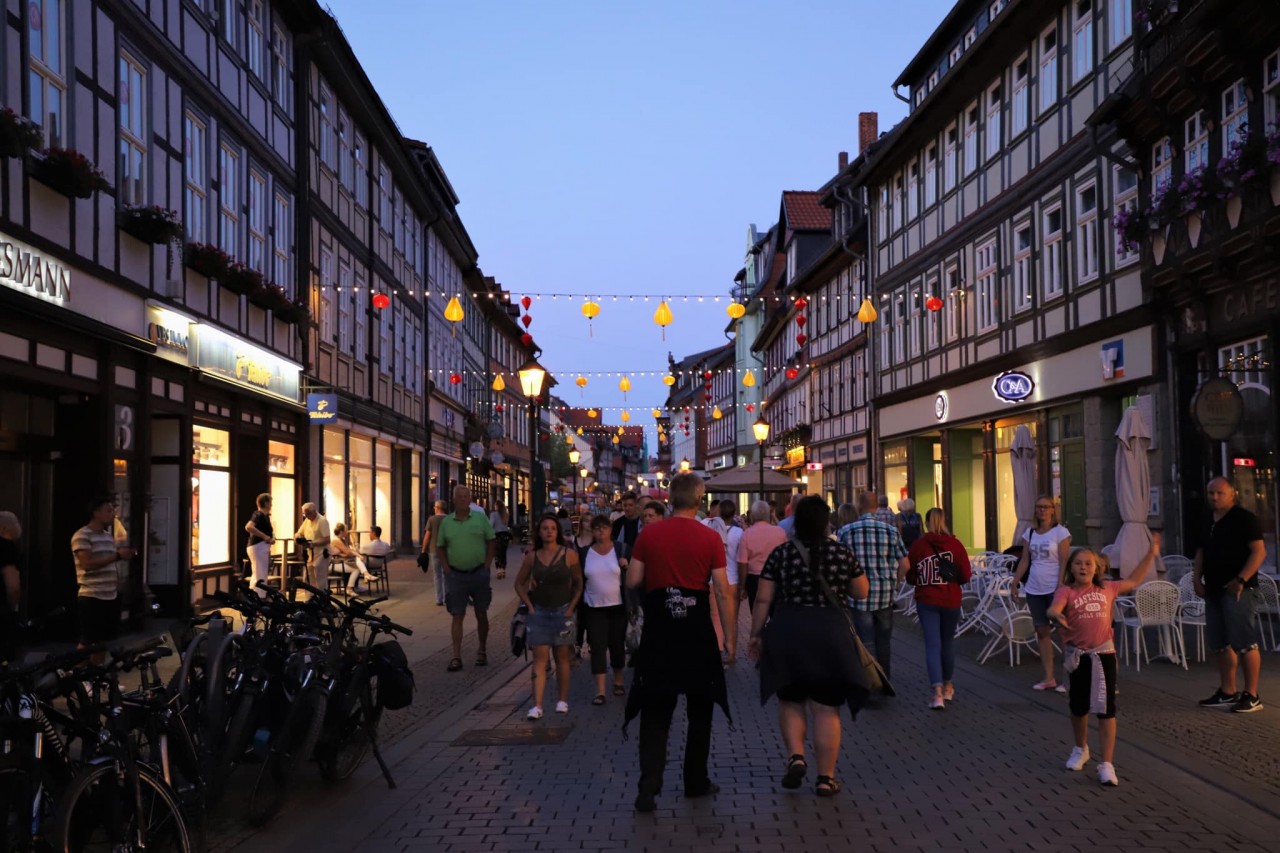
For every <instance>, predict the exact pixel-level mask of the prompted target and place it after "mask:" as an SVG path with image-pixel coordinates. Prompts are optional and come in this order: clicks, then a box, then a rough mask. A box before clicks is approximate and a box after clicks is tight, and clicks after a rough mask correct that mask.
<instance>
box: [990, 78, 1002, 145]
mask: <svg viewBox="0 0 1280 853" xmlns="http://www.w3.org/2000/svg"><path fill="white" fill-rule="evenodd" d="M1003 107H1004V104H1003V103H1002V101H1001V96H1000V84H999V83H996V84H995V85H994V86H992V87H991V88H989V89H987V159H991V158H992V157H995V156H996V155H997V154H999V153H1000V144H1001V142H1002V141H1003V136H1002V134H1001V133H1000V111H1001V109H1002V108H1003Z"/></svg>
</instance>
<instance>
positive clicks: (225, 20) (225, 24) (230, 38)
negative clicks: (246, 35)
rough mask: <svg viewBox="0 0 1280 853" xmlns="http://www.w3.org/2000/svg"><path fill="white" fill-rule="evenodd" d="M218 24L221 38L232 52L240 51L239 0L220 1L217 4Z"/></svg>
mask: <svg viewBox="0 0 1280 853" xmlns="http://www.w3.org/2000/svg"><path fill="white" fill-rule="evenodd" d="M218 22H219V23H220V24H221V30H222V37H223V38H224V39H226V42H227V44H229V45H230V46H231V49H232V50H236V51H238V50H239V49H240V0H220V2H219V3H218Z"/></svg>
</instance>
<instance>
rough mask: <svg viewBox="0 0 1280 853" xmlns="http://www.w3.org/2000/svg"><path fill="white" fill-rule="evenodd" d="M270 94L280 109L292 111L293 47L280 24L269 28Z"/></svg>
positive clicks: (287, 33) (287, 34) (286, 32)
mask: <svg viewBox="0 0 1280 853" xmlns="http://www.w3.org/2000/svg"><path fill="white" fill-rule="evenodd" d="M271 94H272V95H273V96H274V97H275V99H276V103H277V104H279V105H280V108H281V109H283V110H285V111H286V112H287V111H289V110H292V109H293V46H292V41H291V40H290V38H289V31H288V30H287V29H285V28H284V26H283V25H281V24H276V25H275V26H273V27H272V28H271Z"/></svg>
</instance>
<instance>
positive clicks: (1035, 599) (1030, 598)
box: [1023, 593, 1053, 628]
mask: <svg viewBox="0 0 1280 853" xmlns="http://www.w3.org/2000/svg"><path fill="white" fill-rule="evenodd" d="M1023 598H1025V599H1026V600H1027V609H1028V610H1030V611H1031V621H1032V622H1034V623H1035V625H1036V627H1037V628H1039V627H1042V626H1044V625H1048V624H1049V607H1050V605H1052V604H1053V593H1049V594H1048V595H1032V594H1031V593H1027V594H1026V595H1025V596H1023Z"/></svg>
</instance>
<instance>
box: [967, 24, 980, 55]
mask: <svg viewBox="0 0 1280 853" xmlns="http://www.w3.org/2000/svg"><path fill="white" fill-rule="evenodd" d="M977 40H978V28H977V27H973V28H971V29H970V30H969V32H967V33H965V34H964V49H965V50H968V49H969V48H970V47H972V46H973V43H974V42H975V41H977Z"/></svg>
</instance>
